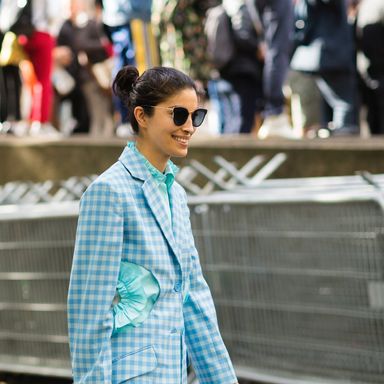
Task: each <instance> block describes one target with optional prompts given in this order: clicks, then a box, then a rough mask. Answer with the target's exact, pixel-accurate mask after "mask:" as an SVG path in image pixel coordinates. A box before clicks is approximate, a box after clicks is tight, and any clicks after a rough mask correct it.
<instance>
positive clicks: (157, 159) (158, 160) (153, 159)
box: [136, 139, 169, 173]
mask: <svg viewBox="0 0 384 384" xmlns="http://www.w3.org/2000/svg"><path fill="white" fill-rule="evenodd" d="M136 148H137V150H138V151H139V152H140V153H141V154H142V155H143V156H144V157H145V158H146V159H147V160H148V161H149V162H150V163H151V164H152V165H153V166H154V167H155V168H157V169H158V170H159V171H160V172H161V173H164V171H165V168H166V166H167V162H168V160H169V157H166V156H164V155H163V154H160V153H156V152H155V151H154V150H153V149H152V148H149V147H148V146H147V145H145V144H144V143H143V142H142V141H141V140H139V139H138V140H137V141H136Z"/></svg>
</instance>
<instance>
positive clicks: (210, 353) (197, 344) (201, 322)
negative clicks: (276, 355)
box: [184, 207, 237, 384]
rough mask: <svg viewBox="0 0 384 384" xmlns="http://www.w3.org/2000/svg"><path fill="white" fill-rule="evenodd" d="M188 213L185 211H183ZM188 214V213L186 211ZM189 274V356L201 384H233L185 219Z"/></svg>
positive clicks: (186, 320)
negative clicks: (190, 261)
mask: <svg viewBox="0 0 384 384" xmlns="http://www.w3.org/2000/svg"><path fill="white" fill-rule="evenodd" d="M186 209H187V210H188V207H187V208H186ZM188 213H189V210H188ZM187 228H188V230H189V232H190V250H191V258H192V271H191V273H190V287H189V291H188V298H187V299H186V301H185V303H184V324H185V337H186V343H187V348H188V355H189V356H190V358H191V361H192V365H193V368H194V370H195V372H196V375H197V377H198V379H199V383H201V384H233V383H237V378H236V375H235V372H234V369H233V367H232V363H231V360H230V357H229V355H228V352H227V349H226V347H225V345H224V342H223V340H222V337H221V335H220V331H219V327H218V323H217V317H216V311H215V307H214V303H213V299H212V296H211V292H210V289H209V287H208V284H207V282H206V281H205V279H204V276H203V274H202V270H201V266H200V261H199V255H198V252H197V250H196V247H195V244H194V240H193V236H192V230H191V224H190V220H189V215H188V227H187Z"/></svg>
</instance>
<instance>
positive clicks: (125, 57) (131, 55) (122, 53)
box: [106, 24, 136, 123]
mask: <svg viewBox="0 0 384 384" xmlns="http://www.w3.org/2000/svg"><path fill="white" fill-rule="evenodd" d="M106 29H107V33H108V35H109V36H110V39H111V40H112V45H113V52H114V54H115V67H114V71H113V77H115V76H116V74H117V72H118V71H119V70H120V69H121V68H122V67H124V66H126V65H135V63H136V61H135V49H134V45H133V41H132V33H131V28H130V26H129V24H127V25H121V26H117V27H109V26H106ZM113 103H114V105H115V108H116V110H117V111H118V112H119V114H120V119H121V122H122V123H127V122H128V111H127V108H126V106H125V105H124V103H123V102H122V101H121V100H120V98H119V97H116V96H113Z"/></svg>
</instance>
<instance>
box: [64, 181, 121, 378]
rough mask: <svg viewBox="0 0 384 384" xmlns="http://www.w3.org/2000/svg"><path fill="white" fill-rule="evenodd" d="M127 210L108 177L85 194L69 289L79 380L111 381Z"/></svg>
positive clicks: (73, 352) (74, 367)
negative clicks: (114, 306)
mask: <svg viewBox="0 0 384 384" xmlns="http://www.w3.org/2000/svg"><path fill="white" fill-rule="evenodd" d="M122 243H123V214H122V208H121V205H120V204H119V199H118V195H117V193H116V192H114V191H113V190H112V188H111V186H110V185H109V184H108V183H102V182H95V183H94V184H92V185H91V186H90V187H89V188H88V190H87V191H86V192H85V194H84V195H83V197H82V200H81V203H80V213H79V221H78V226H77V233H76V243H75V251H74V256H73V262H72V271H71V278H70V285H69V292H68V333H69V342H70V350H71V360H72V370H73V378H74V383H75V384H80V383H81V384H110V383H111V382H112V379H111V376H112V357H111V342H110V338H111V335H112V331H113V314H112V308H111V307H112V302H113V298H114V296H115V291H116V284H117V279H118V274H119V268H120V259H121V253H122Z"/></svg>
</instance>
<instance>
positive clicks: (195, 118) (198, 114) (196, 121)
mask: <svg viewBox="0 0 384 384" xmlns="http://www.w3.org/2000/svg"><path fill="white" fill-rule="evenodd" d="M206 114H207V110H206V109H204V108H199V109H196V111H195V112H193V113H192V125H193V126H194V127H199V126H200V125H201V124H202V123H203V121H204V118H205V115H206Z"/></svg>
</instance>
